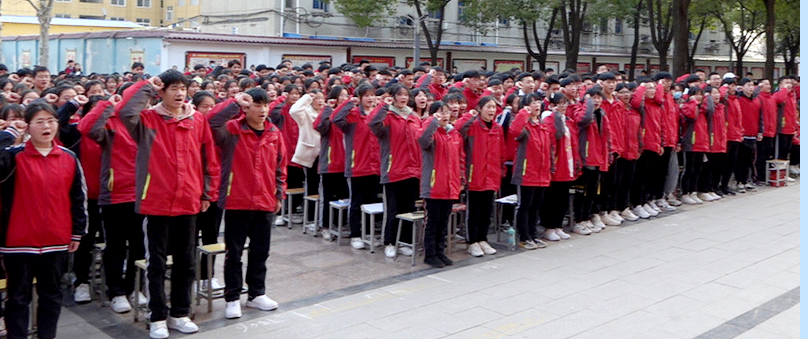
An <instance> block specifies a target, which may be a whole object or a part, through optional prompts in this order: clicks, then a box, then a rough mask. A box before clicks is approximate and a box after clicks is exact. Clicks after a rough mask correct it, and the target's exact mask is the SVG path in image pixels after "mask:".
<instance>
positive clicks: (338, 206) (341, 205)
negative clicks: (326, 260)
mask: <svg viewBox="0 0 808 339" xmlns="http://www.w3.org/2000/svg"><path fill="white" fill-rule="evenodd" d="M328 205H329V209H328V232H330V233H331V236H332V237H334V236H336V237H337V246H339V241H340V240H342V227H343V226H344V225H345V220H344V219H343V217H342V214H343V213H342V211H347V210H348V207H350V206H351V201H350V200H348V199H340V200H336V201H332V202H330V203H328ZM334 210H336V211H337V214H339V217H338V222H337V230H336V231H335V230H334V228H333V227H331V225H333V224H334ZM323 227H326V226H325V225H323Z"/></svg>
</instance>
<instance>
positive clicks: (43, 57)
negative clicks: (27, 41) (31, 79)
mask: <svg viewBox="0 0 808 339" xmlns="http://www.w3.org/2000/svg"><path fill="white" fill-rule="evenodd" d="M37 18H38V19H39V65H40V66H42V67H48V53H49V46H48V40H49V37H48V32H49V31H50V19H51V6H48V5H47V0H39V11H37Z"/></svg>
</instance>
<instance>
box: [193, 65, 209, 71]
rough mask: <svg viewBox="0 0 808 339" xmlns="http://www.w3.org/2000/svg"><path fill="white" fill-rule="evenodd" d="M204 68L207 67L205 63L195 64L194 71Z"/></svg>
mask: <svg viewBox="0 0 808 339" xmlns="http://www.w3.org/2000/svg"><path fill="white" fill-rule="evenodd" d="M203 68H207V67H205V65H203V64H196V65H195V66H194V71H198V70H200V69H203Z"/></svg>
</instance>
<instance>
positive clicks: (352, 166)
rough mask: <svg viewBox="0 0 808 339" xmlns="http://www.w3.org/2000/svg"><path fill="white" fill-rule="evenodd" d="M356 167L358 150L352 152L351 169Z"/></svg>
mask: <svg viewBox="0 0 808 339" xmlns="http://www.w3.org/2000/svg"><path fill="white" fill-rule="evenodd" d="M355 167H356V150H351V168H355Z"/></svg>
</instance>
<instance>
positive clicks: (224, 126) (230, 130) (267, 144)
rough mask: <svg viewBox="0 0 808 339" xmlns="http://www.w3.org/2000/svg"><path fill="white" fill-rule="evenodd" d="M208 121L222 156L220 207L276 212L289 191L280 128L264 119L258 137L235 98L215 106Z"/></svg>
mask: <svg viewBox="0 0 808 339" xmlns="http://www.w3.org/2000/svg"><path fill="white" fill-rule="evenodd" d="M208 122H209V123H210V128H211V131H212V134H213V138H214V139H215V140H216V146H217V147H218V148H219V150H220V151H221V158H222V175H221V181H220V184H219V202H218V204H219V207H220V208H222V209H225V210H243V211H265V212H274V211H275V208H276V207H277V206H278V202H279V201H281V200H282V199H283V195H284V192H285V191H286V161H287V160H286V145H285V144H284V140H283V135H282V134H281V131H280V129H278V128H277V127H276V126H275V125H273V124H272V123H271V122H269V121H264V130H263V131H262V132H261V135H260V136H259V135H258V134H257V133H256V132H255V131H253V129H252V128H250V126H249V125H247V117H246V116H244V115H243V114H242V113H241V107H240V106H239V105H238V103H237V102H236V100H235V99H228V100H226V101H224V102H222V103H220V104H218V105H216V107H214V108H213V110H211V112H210V113H209V114H208Z"/></svg>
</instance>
